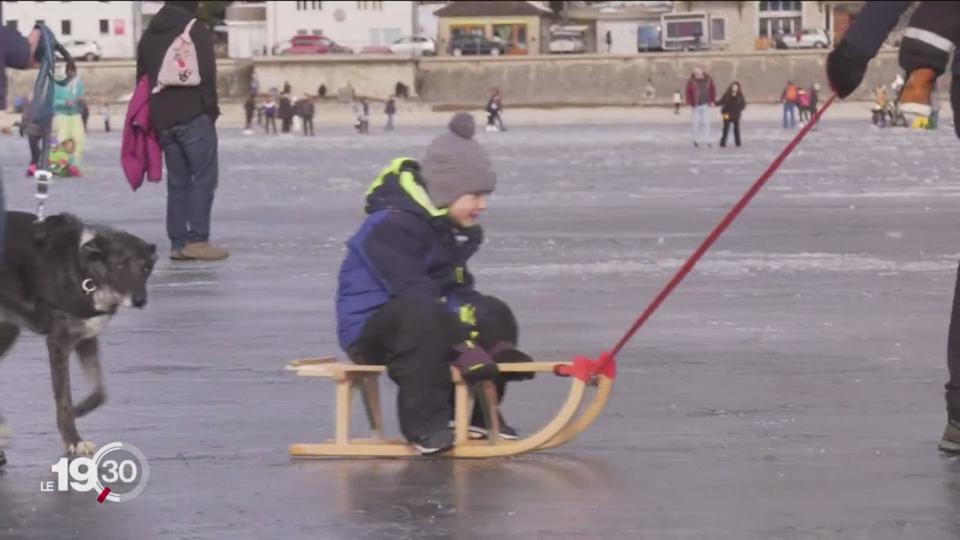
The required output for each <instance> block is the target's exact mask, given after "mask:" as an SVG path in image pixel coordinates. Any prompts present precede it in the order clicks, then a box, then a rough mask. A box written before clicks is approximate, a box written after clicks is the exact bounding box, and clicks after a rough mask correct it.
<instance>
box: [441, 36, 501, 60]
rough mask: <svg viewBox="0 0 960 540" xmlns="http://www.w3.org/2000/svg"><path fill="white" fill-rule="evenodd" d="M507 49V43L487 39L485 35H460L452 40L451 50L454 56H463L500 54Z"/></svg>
mask: <svg viewBox="0 0 960 540" xmlns="http://www.w3.org/2000/svg"><path fill="white" fill-rule="evenodd" d="M506 51H507V44H506V43H504V42H502V41H499V40H492V39H487V38H486V37H484V36H458V37H455V38H453V39H452V40H450V52H451V53H452V54H453V55H454V56H463V55H465V54H476V55H479V54H489V55H490V56H500V55H501V54H503V53H505V52H506Z"/></svg>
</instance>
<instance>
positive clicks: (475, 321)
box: [337, 113, 532, 455]
mask: <svg viewBox="0 0 960 540" xmlns="http://www.w3.org/2000/svg"><path fill="white" fill-rule="evenodd" d="M448 127H449V131H448V132H446V133H443V134H442V135H440V136H438V137H437V138H436V139H434V140H433V142H431V143H430V146H429V147H428V148H427V151H426V154H425V156H424V158H423V160H422V161H421V162H420V163H418V162H417V161H415V160H413V159H411V158H398V159H395V160H394V161H393V162H392V163H391V164H390V165H389V166H388V167H387V168H386V169H384V170H383V171H382V172H381V173H380V176H379V177H377V179H376V180H375V181H374V182H373V184H372V185H371V186H370V188H369V189H368V190H367V194H366V213H367V217H366V219H365V220H364V222H363V224H362V225H361V226H360V229H359V231H357V233H356V234H354V235H353V237H352V238H350V240H349V241H348V242H347V247H348V250H347V255H346V258H345V259H344V261H343V264H342V265H341V267H340V274H339V280H338V290H337V333H338V337H339V341H340V346H341V347H342V348H343V350H344V351H346V352H347V354H348V355H349V356H350V358H351V360H353V361H354V362H357V363H360V364H379V365H385V366H387V373H388V375H389V376H390V378H391V379H392V380H393V381H394V382H396V383H397V385H398V387H399V395H398V399H397V406H398V411H399V416H400V430H401V432H402V433H403V436H404V437H405V438H406V439H407V440H408V441H409V442H410V443H411V444H412V445H413V446H414V447H415V448H416V449H417V450H418V451H419V452H420V453H421V454H425V455H426V454H435V453H438V452H443V451H445V450H449V449H450V448H452V447H453V444H454V435H453V432H452V430H451V429H450V421H451V419H452V418H453V407H452V405H451V394H452V381H451V378H450V365H451V364H452V365H454V366H456V367H457V368H458V369H459V370H460V372H461V373H462V375H463V377H464V379H465V380H467V381H468V382H471V381H476V380H483V379H488V380H494V381H496V382H497V387H498V390H499V392H500V394H501V395H502V393H503V391H504V387H505V382H506V380H508V379H514V380H515V379H525V378H531V377H532V374H529V373H518V374H510V375H509V376H508V375H506V374H501V373H500V372H499V370H498V369H497V363H505V362H529V361H531V358H530V357H529V356H527V355H526V354H524V353H522V352H520V351H519V350H517V348H516V344H517V333H518V329H517V321H516V319H515V318H514V316H513V312H512V311H511V310H510V307H509V306H507V304H505V303H504V302H503V301H501V300H499V299H497V298H494V297H492V296H485V295H483V294H480V293H479V292H477V290H476V289H475V288H474V279H473V276H472V275H471V274H470V272H469V271H467V261H468V259H470V257H471V256H472V255H473V254H474V253H476V252H477V250H478V249H479V248H480V244H481V243H482V242H483V231H482V229H481V228H480V226H479V225H478V224H477V218H478V217H479V216H480V214H481V213H482V212H483V211H484V210H486V207H487V201H486V198H487V196H488V195H489V194H490V193H492V192H493V190H494V188H495V187H496V174H495V173H494V171H493V168H492V164H491V162H490V158H489V156H488V155H487V153H486V152H485V151H484V149H483V148H482V147H481V146H480V144H479V143H478V142H477V141H475V140H474V139H473V135H474V132H475V131H476V125H475V123H474V120H473V117H472V116H470V115H469V114H467V113H458V114H457V115H455V116H454V117H453V119H452V120H451V121H450V123H449V126H448ZM471 424H472V427H471V428H470V433H471V436H472V437H475V438H482V437H485V436H486V430H485V429H484V428H483V425H484V423H483V415H482V413H481V411H480V410H479V408H475V410H474V414H473V419H472V422H471ZM500 425H501V433H500V436H501V437H502V438H505V439H516V438H517V434H516V431H514V430H513V429H512V428H510V427H509V426H508V425H507V424H506V423H505V422H503V421H502V420H501V422H500Z"/></svg>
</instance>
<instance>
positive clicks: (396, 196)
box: [337, 158, 483, 350]
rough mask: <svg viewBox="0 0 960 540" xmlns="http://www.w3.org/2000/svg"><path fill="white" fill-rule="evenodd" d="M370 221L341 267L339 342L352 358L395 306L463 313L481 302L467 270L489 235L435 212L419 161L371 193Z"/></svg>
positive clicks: (401, 164) (398, 167) (401, 166)
mask: <svg viewBox="0 0 960 540" xmlns="http://www.w3.org/2000/svg"><path fill="white" fill-rule="evenodd" d="M366 213H367V218H366V219H365V220H364V222H363V225H361V226H360V230H358V231H357V233H356V234H354V235H353V237H351V238H350V240H348V241H347V256H346V258H345V259H344V261H343V264H342V265H341V266H340V275H339V279H338V286H337V337H338V339H339V341H340V347H341V348H342V349H344V350H347V348H348V347H349V346H350V345H351V344H353V343H354V342H355V341H356V340H357V338H358V337H359V336H360V332H361V331H362V330H363V326H364V324H366V322H367V319H369V318H370V316H372V315H373V314H374V313H375V312H376V310H377V308H379V307H380V306H382V305H383V304H385V303H386V302H387V301H389V300H390V299H392V298H397V297H411V298H417V299H421V300H423V301H425V302H437V303H443V304H445V305H446V306H447V307H448V308H449V309H450V311H451V312H453V313H457V312H458V311H459V310H460V308H461V306H463V305H465V304H467V303H469V302H470V301H471V299H472V298H473V297H474V295H476V294H477V293H476V291H474V290H473V276H471V275H470V273H469V272H468V271H467V268H466V264H467V260H468V259H469V258H470V257H471V256H472V255H473V254H474V253H476V251H477V249H479V247H480V243H481V242H482V241H483V238H482V231H481V229H480V227H479V226H476V227H471V228H470V229H459V228H456V227H455V226H454V225H453V224H452V223H451V222H450V220H449V218H448V217H447V211H446V210H445V209H442V210H441V209H437V208H436V207H435V206H434V205H433V203H432V202H431V201H430V197H429V195H428V194H427V192H426V190H425V189H424V186H423V183H422V182H421V180H420V165H419V164H418V163H417V162H416V161H414V160H413V159H410V158H398V159H395V160H394V161H393V162H392V163H390V165H389V166H388V167H387V168H386V169H384V170H383V172H381V173H380V176H378V177H377V179H376V180H375V181H374V182H373V184H372V185H371V186H370V188H369V189H368V190H367V206H366Z"/></svg>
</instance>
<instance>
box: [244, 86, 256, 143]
mask: <svg viewBox="0 0 960 540" xmlns="http://www.w3.org/2000/svg"><path fill="white" fill-rule="evenodd" d="M256 111H257V95H256V94H254V93H253V92H250V95H249V96H247V101H245V102H244V103H243V112H244V115H245V117H246V122H245V123H244V126H243V131H244V133H245V134H246V133H248V132H252V128H253V115H254V113H256Z"/></svg>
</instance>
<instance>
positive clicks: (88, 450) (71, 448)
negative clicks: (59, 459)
mask: <svg viewBox="0 0 960 540" xmlns="http://www.w3.org/2000/svg"><path fill="white" fill-rule="evenodd" d="M96 451H97V445H95V444H93V443H92V442H90V441H79V442H78V443H76V444H71V445H68V446H67V453H68V454H70V455H71V456H91V455H93V454H94V453H96Z"/></svg>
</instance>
